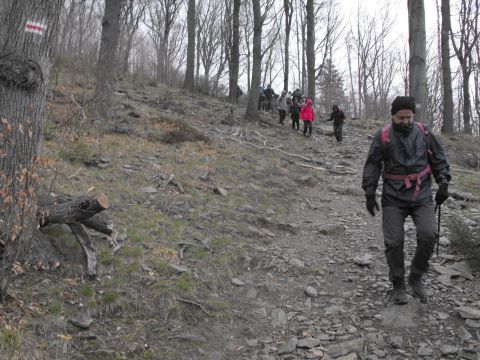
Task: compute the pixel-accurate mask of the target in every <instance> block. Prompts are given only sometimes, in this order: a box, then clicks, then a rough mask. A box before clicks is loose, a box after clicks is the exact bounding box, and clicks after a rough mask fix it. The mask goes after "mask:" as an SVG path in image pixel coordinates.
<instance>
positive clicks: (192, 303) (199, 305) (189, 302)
mask: <svg viewBox="0 0 480 360" xmlns="http://www.w3.org/2000/svg"><path fill="white" fill-rule="evenodd" d="M175 299H176V300H177V301H180V302H183V303H185V304H190V305H195V306H197V307H198V308H200V310H202V311H203V312H204V313H205V314H207V315H208V316H210V317H213V314H212V313H211V312H209V311H208V310H207V309H205V307H204V306H203V305H202V304H199V303H197V302H195V301H192V300H187V299H182V298H178V297H177V298H175Z"/></svg>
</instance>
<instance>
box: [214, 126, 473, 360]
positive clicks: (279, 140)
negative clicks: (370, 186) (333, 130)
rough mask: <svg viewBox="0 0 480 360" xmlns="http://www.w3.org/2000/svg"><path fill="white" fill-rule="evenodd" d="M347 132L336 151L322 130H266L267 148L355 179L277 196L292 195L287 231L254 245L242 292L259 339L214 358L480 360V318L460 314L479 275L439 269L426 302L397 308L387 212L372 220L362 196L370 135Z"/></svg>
mask: <svg viewBox="0 0 480 360" xmlns="http://www.w3.org/2000/svg"><path fill="white" fill-rule="evenodd" d="M347 131H348V136H347V137H346V141H345V142H344V143H343V144H342V145H338V144H336V143H335V141H334V139H333V138H332V137H327V136H324V135H321V134H318V133H317V134H315V135H314V137H313V138H312V139H310V138H304V137H302V136H299V134H297V133H294V132H293V131H291V130H289V129H287V128H284V129H278V128H275V129H268V128H267V129H258V132H259V133H261V134H262V135H263V137H264V141H266V144H267V145H268V146H271V147H278V146H281V147H282V149H283V150H285V151H288V152H295V153H297V154H301V155H305V156H312V157H313V158H315V159H319V160H320V161H321V162H322V163H323V165H322V166H323V167H325V168H327V169H328V168H330V169H332V168H334V166H335V165H340V166H347V167H348V168H349V169H353V170H355V171H356V172H357V175H335V174H331V173H330V174H328V175H326V174H325V173H322V171H318V172H317V173H315V170H309V169H308V170H307V169H306V170H304V173H305V175H304V177H303V178H302V179H303V182H304V184H301V186H299V187H295V188H292V189H285V190H280V189H279V194H278V195H279V196H285V197H286V198H288V209H287V211H286V212H284V214H288V216H285V217H284V218H283V219H281V220H282V221H281V222H283V223H284V224H285V225H284V226H283V227H281V228H280V230H283V231H280V235H279V236H275V238H274V239H273V240H272V241H271V242H270V243H269V244H266V245H258V246H255V247H254V248H255V250H256V251H257V253H256V256H255V258H254V259H252V262H253V263H255V264H256V265H251V266H250V267H248V266H247V268H245V269H244V273H243V274H242V277H241V278H242V281H244V282H245V283H246V285H245V286H241V287H237V288H236V290H235V291H237V296H238V298H239V299H241V301H239V304H241V305H243V306H241V310H240V311H241V313H242V314H244V315H245V318H246V319H250V320H249V321H247V323H248V324H249V326H250V327H251V333H249V334H248V336H244V337H243V339H241V338H237V339H236V341H235V346H231V347H230V349H229V350H231V352H230V353H229V355H227V356H226V357H225V353H222V352H218V351H217V352H215V351H214V352H211V353H210V357H209V358H211V359H214V358H219V359H220V358H239V359H240V358H241V359H252V360H253V359H263V360H267V359H318V358H323V359H329V358H341V359H345V360H346V359H357V358H361V359H370V360H375V359H417V358H418V359H449V358H450V359H460V358H462V359H478V358H480V357H479V356H480V355H479V352H480V348H479V347H478V340H479V339H480V337H479V336H480V332H479V331H478V330H477V328H478V327H479V326H480V322H478V321H475V320H467V322H466V324H465V320H463V319H461V318H460V317H459V316H458V312H457V311H456V310H454V309H455V307H458V306H472V305H473V306H475V305H477V306H478V305H480V303H478V284H479V281H478V278H474V277H473V276H471V274H466V275H464V274H460V275H458V274H455V275H454V276H452V279H450V274H448V275H447V277H443V278H442V279H443V280H445V281H443V280H442V281H443V283H442V282H440V281H439V280H438V279H437V276H438V273H435V272H432V271H431V272H430V274H429V275H428V276H427V279H426V284H427V286H428V290H429V292H430V293H431V296H430V301H429V303H428V304H426V305H424V304H420V303H419V302H418V300H416V299H413V298H411V297H410V301H409V304H408V305H405V306H396V305H393V304H392V303H391V302H390V297H389V289H390V283H389V281H388V275H387V274H388V270H387V267H386V263H385V260H384V255H383V245H382V241H383V240H382V234H381V223H380V222H381V216H376V217H375V218H372V217H370V215H369V214H368V213H367V212H366V210H365V209H364V198H363V193H362V191H361V190H360V189H361V173H362V168H363V163H364V159H365V158H366V152H367V150H368V146H369V142H370V141H369V140H368V139H367V138H366V136H365V135H364V134H363V133H362V132H358V133H356V130H355V129H352V128H348V129H347ZM296 166H297V165H291V167H292V168H294V167H296ZM292 170H293V171H296V170H295V169H292ZM319 173H320V174H319ZM278 180H279V181H281V179H278ZM305 183H306V186H305ZM447 207H448V205H447ZM277 210H278V209H274V211H277ZM447 212H448V210H447ZM406 227H407V231H406V234H407V235H406V236H407V239H408V241H407V245H406V252H407V254H408V255H407V261H408V260H409V259H411V257H412V254H413V251H414V228H413V224H412V223H411V222H410V221H408V222H407V224H406ZM278 229H279V228H278V227H277V229H276V230H278ZM451 260H455V257H453V256H449V255H448V254H446V253H445V249H444V248H441V249H440V254H439V257H438V258H434V259H433V260H432V264H433V265H435V267H437V265H440V264H451V263H452V261H451ZM454 262H455V261H453V263H454ZM438 269H440V270H444V269H443V268H441V267H438ZM445 271H446V270H445ZM466 277H467V278H469V280H466V279H465V278H466ZM447 278H448V279H447ZM473 317H474V316H473ZM231 345H233V344H231ZM229 356H230V357H229Z"/></svg>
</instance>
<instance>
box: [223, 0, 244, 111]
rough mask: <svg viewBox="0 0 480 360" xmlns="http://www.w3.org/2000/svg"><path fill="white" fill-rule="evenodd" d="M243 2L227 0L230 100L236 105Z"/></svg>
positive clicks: (227, 52) (226, 38)
mask: <svg viewBox="0 0 480 360" xmlns="http://www.w3.org/2000/svg"><path fill="white" fill-rule="evenodd" d="M241 3H242V2H241V0H233V10H232V11H231V7H232V6H231V5H232V4H231V1H230V0H225V9H226V10H227V11H226V14H227V16H226V21H225V27H226V36H225V41H226V43H227V45H226V50H227V51H226V55H227V60H228V79H229V81H228V99H229V101H230V102H231V103H232V104H234V103H236V102H237V86H238V72H239V68H240V6H241Z"/></svg>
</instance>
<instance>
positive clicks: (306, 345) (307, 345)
mask: <svg viewBox="0 0 480 360" xmlns="http://www.w3.org/2000/svg"><path fill="white" fill-rule="evenodd" d="M318 345H320V340H319V339H316V338H313V337H310V338H305V339H301V340H299V341H298V343H297V348H301V349H312V348H314V347H317V346H318Z"/></svg>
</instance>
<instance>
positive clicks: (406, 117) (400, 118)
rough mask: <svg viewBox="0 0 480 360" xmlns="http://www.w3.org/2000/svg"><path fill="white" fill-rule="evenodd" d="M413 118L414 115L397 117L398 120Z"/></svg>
mask: <svg viewBox="0 0 480 360" xmlns="http://www.w3.org/2000/svg"><path fill="white" fill-rule="evenodd" d="M411 118H413V116H412V115H408V116H397V119H398V120H410V119H411Z"/></svg>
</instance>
